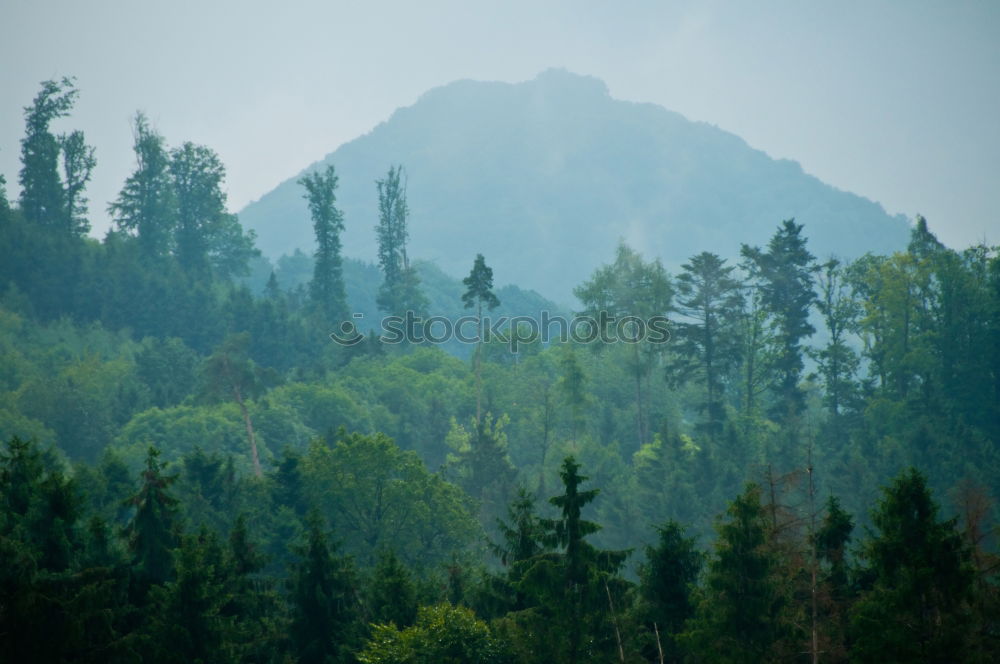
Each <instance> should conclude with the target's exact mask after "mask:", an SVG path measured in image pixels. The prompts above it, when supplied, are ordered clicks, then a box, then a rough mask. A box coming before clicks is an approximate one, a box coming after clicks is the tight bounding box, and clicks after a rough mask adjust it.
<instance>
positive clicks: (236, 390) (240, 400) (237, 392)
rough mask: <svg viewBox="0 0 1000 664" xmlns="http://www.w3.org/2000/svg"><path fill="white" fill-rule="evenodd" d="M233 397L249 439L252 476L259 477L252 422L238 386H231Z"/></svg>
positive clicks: (255, 439)
mask: <svg viewBox="0 0 1000 664" xmlns="http://www.w3.org/2000/svg"><path fill="white" fill-rule="evenodd" d="M233 396H235V397H236V403H238V404H239V405H240V412H241V413H243V423H244V424H246V427H247V438H249V439H250V456H251V458H252V459H253V474H254V475H256V476H257V477H261V476H263V473H262V472H261V470H260V457H259V456H258V455H257V436H256V435H254V432H253V422H251V421H250V412H249V411H248V410H247V406H246V404H245V403H244V402H243V396H242V395H241V394H240V388H239V387H238V386H235V385H234V386H233Z"/></svg>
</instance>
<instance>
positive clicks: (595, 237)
mask: <svg viewBox="0 0 1000 664" xmlns="http://www.w3.org/2000/svg"><path fill="white" fill-rule="evenodd" d="M394 163H401V164H404V165H405V167H406V171H407V175H408V185H409V186H408V198H409V203H410V210H411V218H410V238H411V244H410V253H411V255H413V256H416V257H419V258H424V259H428V260H432V261H434V262H435V263H436V264H437V265H439V266H440V267H441V268H442V269H443V270H444V271H445V272H447V273H450V274H452V275H455V276H464V275H465V274H466V273H467V272H468V270H469V268H470V266H471V265H472V259H473V257H474V256H475V254H476V252H482V253H484V254H485V255H486V258H487V261H488V263H489V264H490V265H491V266H492V267H493V268H494V270H495V273H496V278H497V282H498V283H508V282H516V283H518V284H519V285H521V286H524V287H526V288H532V289H535V290H537V291H539V292H540V293H543V294H545V295H546V296H548V297H553V298H555V299H557V300H560V301H562V302H564V303H569V302H571V292H572V288H573V287H574V286H575V285H577V284H579V283H580V282H581V281H582V280H583V279H585V278H587V277H588V276H589V274H590V273H591V271H592V270H593V269H594V268H595V267H597V266H598V265H600V264H602V263H604V262H608V261H609V260H610V259H611V258H612V255H613V251H614V246H615V245H616V244H617V242H618V240H619V239H624V240H626V241H627V242H628V243H629V244H630V245H632V246H633V247H634V248H636V249H637V250H639V251H641V252H642V253H643V254H645V255H646V256H647V257H654V256H659V257H660V258H662V259H663V261H664V263H665V264H666V265H667V267H668V268H674V269H676V267H677V266H678V265H679V264H680V263H682V262H684V260H686V259H687V258H688V257H689V256H690V255H692V254H694V253H696V252H698V251H702V250H706V249H707V250H712V251H715V252H717V253H720V254H722V255H724V256H735V255H736V254H737V252H738V250H739V243H741V242H746V243H750V244H762V243H765V242H766V241H767V239H768V237H769V236H770V235H771V233H772V232H773V231H774V229H775V227H776V226H777V225H778V223H779V222H780V221H781V220H782V219H787V218H789V217H795V218H796V220H797V221H798V222H799V223H804V224H805V225H806V235H807V236H808V237H809V239H810V247H811V249H812V251H813V253H814V254H816V255H817V256H821V257H822V256H826V255H828V254H831V253H834V254H837V255H840V256H845V257H852V256H857V255H859V254H861V253H864V252H865V251H892V250H895V249H898V248H901V247H902V246H904V244H905V242H906V236H907V232H908V224H907V222H906V220H905V218H903V217H902V216H896V217H890V216H889V215H888V214H886V212H885V211H884V210H883V209H882V207H881V206H880V205H878V204H877V203H874V202H872V201H870V200H867V199H865V198H862V197H859V196H856V195H854V194H850V193H846V192H842V191H839V190H836V189H834V188H833V187H830V186H829V185H826V184H824V183H823V182H821V181H820V180H818V179H816V178H814V177H812V176H810V175H807V174H805V173H804V172H803V171H802V169H801V167H800V166H799V165H798V164H797V163H795V162H791V161H787V160H774V159H771V158H770V157H768V156H767V155H766V154H764V153H763V152H761V151H759V150H754V149H753V148H751V147H749V146H748V145H747V144H746V143H745V142H744V141H743V140H742V139H740V138H739V137H737V136H734V135H733V134H730V133H727V132H725V131H722V130H720V129H718V128H715V127H712V126H709V125H706V124H703V123H696V122H691V121H689V120H687V119H685V118H684V117H682V116H681V115H679V114H677V113H673V112H671V111H668V110H666V109H664V108H662V107H659V106H655V105H653V104H636V103H631V102H624V101H619V100H615V99H612V98H611V97H610V96H609V94H608V91H607V88H606V87H605V86H604V84H603V83H602V82H600V81H598V80H597V79H594V78H590V77H582V76H577V75H574V74H570V73H568V72H565V71H562V70H550V71H547V72H544V73H542V74H540V75H539V76H538V77H537V78H536V79H534V80H532V81H528V82H525V83H518V84H507V83H483V82H474V81H458V82H455V83H451V84H449V85H446V86H443V87H440V88H436V89H434V90H431V91H430V92H428V93H426V94H424V95H423V96H422V97H421V98H420V99H419V100H418V101H417V102H416V103H415V104H413V105H412V106H409V107H406V108H401V109H399V110H397V111H396V112H395V113H394V114H393V115H392V117H390V118H389V119H388V120H387V121H386V122H384V123H382V124H380V125H378V126H377V127H376V128H375V129H373V130H372V131H371V132H369V133H368V134H366V135H364V136H361V137H359V138H357V139H355V140H353V141H351V142H349V143H346V144H344V145H342V146H341V147H340V148H338V149H337V150H336V151H335V152H333V153H331V154H329V155H328V156H327V157H326V158H325V159H324V160H323V161H322V162H320V163H317V164H313V165H311V166H310V167H308V168H307V169H305V170H304V171H303V173H306V172H309V171H310V170H312V169H315V168H318V167H322V166H325V165H326V164H333V165H334V166H335V167H336V169H337V172H338V174H339V176H340V189H339V192H338V200H339V204H340V206H341V207H342V209H343V210H344V213H345V219H346V231H345V234H344V238H343V239H344V251H345V254H346V255H347V256H352V257H357V258H360V259H363V260H372V259H373V258H374V257H375V234H374V232H373V228H374V225H375V223H376V220H377V205H376V202H377V201H376V193H375V185H374V181H375V179H376V178H379V177H382V176H383V175H384V174H385V171H386V170H387V169H388V167H389V165H390V164H394ZM300 176H301V174H299V175H297V176H295V177H293V178H290V179H289V180H287V181H285V182H283V183H282V184H281V185H279V186H278V187H277V188H275V189H274V190H273V191H271V192H270V193H268V194H266V195H265V196H263V197H262V198H261V199H260V200H259V201H256V202H254V203H251V204H250V205H248V206H247V207H246V208H245V209H244V210H243V211H242V212H241V213H240V219H241V221H242V223H243V224H244V225H245V226H247V227H249V228H253V229H254V230H256V232H257V235H258V244H259V246H260V247H261V248H262V249H263V250H264V252H265V253H267V254H270V255H273V256H274V255H279V254H282V253H288V252H291V251H292V250H293V249H295V248H303V249H305V250H307V251H311V248H312V246H313V240H312V228H311V224H310V223H309V219H308V213H307V211H306V206H305V201H304V200H303V199H302V191H301V187H300V186H299V185H297V184H296V180H297V179H298V177H300Z"/></svg>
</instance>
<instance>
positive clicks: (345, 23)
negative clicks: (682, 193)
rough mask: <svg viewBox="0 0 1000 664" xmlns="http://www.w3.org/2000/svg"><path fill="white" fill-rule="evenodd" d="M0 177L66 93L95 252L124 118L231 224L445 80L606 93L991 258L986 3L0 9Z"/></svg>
mask: <svg viewBox="0 0 1000 664" xmlns="http://www.w3.org/2000/svg"><path fill="white" fill-rule="evenodd" d="M0 63H2V64H0V173H3V174H4V175H5V176H6V177H7V182H8V192H7V193H8V196H9V197H11V198H14V197H15V196H16V194H17V191H18V187H17V171H18V169H19V164H18V152H19V149H20V146H19V141H20V139H21V136H22V134H23V116H22V107H24V106H26V105H27V104H28V103H30V101H31V99H32V97H33V96H34V95H35V93H36V92H37V89H38V83H39V81H42V80H44V79H48V78H53V77H59V76H63V75H74V76H76V77H77V82H78V86H79V88H80V90H81V93H80V100H79V103H78V105H77V108H76V111H75V112H74V115H73V117H72V118H70V119H69V120H63V121H60V123H59V124H58V125H57V126H56V127H55V128H56V129H57V130H59V131H64V130H66V129H69V128H79V129H83V130H84V132H85V133H86V135H87V138H88V140H89V142H90V143H92V144H95V145H96V146H97V160H98V167H97V171H96V174H95V177H94V180H93V182H92V184H91V186H90V188H89V196H90V199H91V217H92V219H93V223H94V227H95V234H97V235H103V232H104V230H105V229H106V228H107V225H108V220H107V215H106V213H105V207H106V205H107V202H108V201H109V200H111V199H112V198H114V197H115V195H116V194H117V192H118V190H119V188H120V187H121V184H122V181H123V180H124V178H125V177H126V176H127V175H128V173H129V172H130V170H131V168H132V165H133V161H132V160H133V157H132V153H131V142H132V137H131V132H130V129H129V120H130V117H131V116H132V115H133V114H134V112H135V111H136V109H143V110H145V111H146V112H147V114H148V115H149V116H150V118H151V119H152V120H153V122H154V124H155V125H156V126H157V128H158V129H159V130H160V132H161V133H162V134H164V136H165V137H166V139H167V141H168V142H169V143H171V144H179V143H180V142H182V141H185V140H191V141H195V142H198V143H204V144H207V145H209V146H210V147H212V148H214V149H215V150H216V151H217V152H218V153H219V154H220V156H221V157H222V159H223V161H224V162H225V164H226V166H227V169H228V174H229V176H228V191H229V196H230V206H231V208H232V209H234V210H238V209H239V208H240V207H242V206H243V205H244V204H246V203H247V202H249V201H251V200H253V199H255V198H258V197H259V196H260V195H262V194H264V193H265V192H267V191H268V190H270V189H271V188H272V187H274V186H275V185H276V184H278V183H279V182H280V181H281V180H283V179H285V178H287V177H289V176H291V175H294V174H295V173H296V172H297V171H298V170H300V169H301V168H302V167H304V166H306V165H307V164H309V163H310V162H312V161H314V160H316V159H319V158H321V157H323V156H324V155H326V154H327V153H329V152H331V151H333V150H334V149H335V148H336V147H337V146H338V145H340V144H341V143H343V142H345V141H348V140H350V139H352V138H354V137H356V136H358V135H359V134H361V133H364V132H366V131H368V130H370V129H371V128H372V127H374V126H375V125H376V124H378V123H379V122H381V121H382V120H384V119H386V118H387V117H388V116H389V115H390V114H391V113H392V111H393V110H394V109H396V108H397V107H399V106H405V105H409V104H412V103H413V102H414V101H415V100H416V99H417V98H418V97H419V96H420V94H422V93H423V92H425V91H426V90H428V89H429V88H431V87H434V86H438V85H442V84H445V83H448V82H450V81H453V80H455V79H459V78H473V79H480V80H502V81H512V82H513V81H522V80H526V79H530V78H533V77H534V76H535V75H536V74H537V73H538V72H539V71H541V70H543V69H547V68H549V67H565V68H567V69H569V70H571V71H574V72H577V73H581V74H590V75H594V76H597V77H598V78H601V79H603V80H604V81H605V82H606V83H607V85H608V87H609V88H610V91H611V94H612V96H614V97H617V98H621V99H628V100H634V101H649V102H654V103H657V104H660V105H662V106H665V107H667V108H669V109H672V110H675V111H678V112H680V113H682V114H684V115H685V116H687V117H688V118H690V119H692V120H701V121H705V122H709V123H711V124H715V125H718V126H719V127H721V128H723V129H726V130H728V131H731V132H733V133H735V134H738V135H740V136H742V137H743V138H744V139H746V141H747V142H748V143H749V144H750V145H752V146H754V147H756V148H759V149H761V150H764V151H765V152H767V153H768V154H770V155H772V156H774V157H784V158H789V159H795V160H796V161H798V162H800V163H801V164H802V166H803V168H804V169H805V170H806V171H807V172H809V173H812V174H814V175H816V176H818V177H819V178H821V179H822V180H825V181H826V182H828V183H830V184H832V185H834V186H835V187H838V188H841V189H845V190H849V191H853V192H856V193H859V194H862V195H864V196H867V197H869V198H871V199H874V200H876V201H879V202H880V203H882V205H883V206H884V207H885V208H886V209H887V210H888V211H889V212H890V213H897V212H902V213H904V214H906V215H908V216H912V215H914V214H916V213H921V214H923V215H925V216H926V217H927V218H928V220H929V221H930V223H931V226H932V228H933V229H934V230H935V231H936V232H937V233H938V235H939V237H941V239H943V240H944V241H945V242H947V243H948V244H951V245H953V246H964V245H967V244H970V243H972V242H975V241H979V240H982V239H984V238H985V239H987V240H989V241H990V242H993V243H998V242H1000V214H998V208H1000V206H998V205H997V202H998V201H997V199H998V195H1000V2H998V1H989V0H988V1H985V2H959V1H950V2H945V1H944V0H942V1H941V2H920V1H917V0H900V1H898V2H876V1H873V0H866V1H863V2H845V1H844V0H839V1H837V2H828V3H817V2H800V1H790V2H768V1H766V0H765V1H763V2H761V1H758V2H705V1H701V2H680V1H669V0H661V1H659V2H624V1H623V2H616V3H611V2H606V1H603V2H602V1H582V0H576V1H569V0H566V1H564V2H545V1H544V0H533V1H529V2H521V1H510V0H506V1H503V2H501V1H499V0H498V1H494V2H475V1H474V0H464V1H456V2H437V1H433V2H432V1H410V2H376V1H367V2H333V1H327V2H322V1H319V0H317V1H314V2H295V1H285V2H275V1H273V0H272V1H271V2H261V1H256V0H238V1H233V2H211V1H210V0H199V1H195V2H189V1H186V0H169V1H167V0H162V1H160V2H155V3H154V2H143V1H141V0H128V1H124V0H123V1H110V0H109V1H100V0H91V1H87V2H84V1H81V0H76V1H73V0H64V1H60V2H56V1H53V0H0Z"/></svg>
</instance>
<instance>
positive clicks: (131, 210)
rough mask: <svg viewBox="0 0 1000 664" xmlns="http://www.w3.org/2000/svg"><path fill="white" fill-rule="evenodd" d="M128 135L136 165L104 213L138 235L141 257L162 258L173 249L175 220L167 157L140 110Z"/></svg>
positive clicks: (168, 159)
mask: <svg viewBox="0 0 1000 664" xmlns="http://www.w3.org/2000/svg"><path fill="white" fill-rule="evenodd" d="M132 134H133V140H134V144H133V148H132V149H133V151H134V152H135V161H136V168H135V171H134V172H133V173H132V174H131V175H130V176H129V177H128V178H127V179H126V180H125V184H124V186H123V187H122V190H121V193H119V194H118V198H117V199H116V200H115V201H114V202H113V203H111V204H110V205H109V206H108V212H109V213H110V214H111V216H112V217H113V218H114V220H115V224H116V225H117V227H118V228H119V229H120V230H124V231H129V232H132V233H135V234H136V235H137V236H138V238H139V245H140V247H141V251H142V254H143V257H144V258H146V259H150V260H156V259H162V258H164V257H165V256H167V255H169V254H170V253H171V252H172V250H173V248H174V224H175V223H176V201H175V196H174V190H173V182H172V181H171V178H170V171H169V169H170V157H169V155H168V153H167V149H166V146H165V143H164V140H163V137H162V136H161V135H160V134H158V133H157V132H156V130H155V129H153V128H152V127H151V126H150V124H149V119H148V118H147V117H146V115H145V114H144V113H142V112H141V111H140V112H138V113H136V114H135V119H134V120H133V129H132Z"/></svg>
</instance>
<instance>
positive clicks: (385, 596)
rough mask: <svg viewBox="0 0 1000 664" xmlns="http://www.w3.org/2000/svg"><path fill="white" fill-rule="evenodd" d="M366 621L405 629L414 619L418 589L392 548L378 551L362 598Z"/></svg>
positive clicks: (415, 617) (415, 616)
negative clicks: (363, 598) (364, 595)
mask: <svg viewBox="0 0 1000 664" xmlns="http://www.w3.org/2000/svg"><path fill="white" fill-rule="evenodd" d="M365 604H366V608H367V615H368V622H370V623H378V624H382V625H388V624H392V625H395V626H396V627H398V628H400V629H405V628H406V627H409V626H410V625H412V624H413V623H414V621H415V620H416V619H417V588H416V585H415V584H414V582H413V579H412V578H411V575H410V571H409V570H408V569H406V567H405V566H404V565H403V563H401V562H400V561H399V558H397V557H396V554H395V553H393V552H392V551H391V550H383V551H381V552H379V555H378V560H377V561H376V563H375V567H374V569H373V570H372V574H371V581H370V582H369V584H368V593H367V597H366V600H365Z"/></svg>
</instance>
